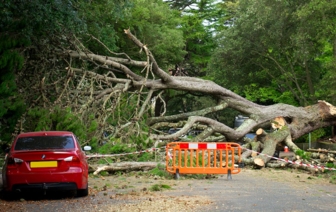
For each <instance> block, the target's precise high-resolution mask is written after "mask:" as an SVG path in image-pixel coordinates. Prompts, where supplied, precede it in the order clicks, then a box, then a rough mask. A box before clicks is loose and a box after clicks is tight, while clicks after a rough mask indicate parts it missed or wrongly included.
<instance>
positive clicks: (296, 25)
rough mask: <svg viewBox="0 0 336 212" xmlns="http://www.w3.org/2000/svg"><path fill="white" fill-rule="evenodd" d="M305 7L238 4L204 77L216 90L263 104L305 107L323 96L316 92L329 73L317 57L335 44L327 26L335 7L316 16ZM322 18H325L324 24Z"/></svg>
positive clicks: (304, 4) (281, 3) (285, 3)
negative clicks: (207, 76) (209, 77)
mask: <svg viewBox="0 0 336 212" xmlns="http://www.w3.org/2000/svg"><path fill="white" fill-rule="evenodd" d="M310 4H311V3H310V2H309V1H308V2H302V1H291V2H288V1H240V2H239V6H238V7H237V10H236V13H235V14H236V17H235V18H234V19H233V22H232V25H231V26H230V27H229V28H228V29H227V30H224V31H223V32H222V33H221V34H219V36H218V48H217V51H216V53H215V54H214V56H213V60H212V62H211V63H210V68H209V70H212V71H211V72H209V74H210V75H212V76H213V79H215V81H216V82H218V83H220V84H221V85H226V86H227V87H228V88H230V89H232V90H233V91H235V92H237V93H239V94H241V95H243V96H246V97H247V98H248V99H250V100H252V101H255V102H260V103H263V104H272V103H276V102H286V103H290V104H293V105H302V106H304V105H307V104H310V103H312V102H314V101H316V99H318V98H320V97H322V96H321V93H323V92H321V90H320V89H319V87H320V85H321V79H322V78H323V77H324V76H326V73H327V72H328V71H327V70H326V66H325V65H326V64H325V63H323V61H322V60H320V59H319V58H321V57H322V58H324V57H325V56H326V55H325V54H326V52H325V51H324V50H325V48H326V46H328V45H332V43H333V42H334V35H332V32H331V31H330V30H328V29H329V27H328V26H330V24H331V25H332V23H333V20H334V15H333V14H332V12H331V11H334V9H335V8H334V5H333V4H328V5H329V6H328V10H326V9H327V7H325V8H324V9H322V8H321V7H320V9H322V10H319V9H317V10H319V12H315V11H314V10H310V9H305V8H306V7H309V5H310ZM323 4H327V3H326V2H324V3H323ZM319 5H320V4H319ZM329 9H330V10H329ZM303 10H304V11H305V12H303ZM323 10H324V11H323ZM328 11H330V13H329V14H330V15H328ZM303 13H304V14H305V15H304V16H303ZM315 13H318V14H319V15H318V17H317V16H315V15H314V14H315ZM308 14H309V15H308ZM322 14H323V15H322ZM313 16H314V18H312V17H313ZM322 16H323V17H324V19H327V21H326V22H324V23H321V21H320V20H321V19H320V18H322ZM319 24H321V25H322V26H319V27H312V26H315V25H319ZM321 30H322V31H324V32H325V33H321ZM327 31H328V32H327ZM327 54H328V53H327ZM328 100H329V101H332V99H328Z"/></svg>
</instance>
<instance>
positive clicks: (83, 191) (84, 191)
mask: <svg viewBox="0 0 336 212" xmlns="http://www.w3.org/2000/svg"><path fill="white" fill-rule="evenodd" d="M87 195H89V186H88V185H86V188H85V189H78V190H77V197H86V196H87Z"/></svg>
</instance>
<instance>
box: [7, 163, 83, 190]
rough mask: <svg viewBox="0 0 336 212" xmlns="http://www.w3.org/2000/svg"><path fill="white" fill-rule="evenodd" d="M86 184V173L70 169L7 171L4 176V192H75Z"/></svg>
mask: <svg viewBox="0 0 336 212" xmlns="http://www.w3.org/2000/svg"><path fill="white" fill-rule="evenodd" d="M87 184H88V176H87V173H83V170H82V169H81V168H72V169H69V170H68V171H67V172H39V173H37V172H34V173H18V172H15V171H14V172H13V171H9V172H7V174H6V181H5V182H4V190H6V191H15V190H17V189H18V190H22V189H24V190H25V189H37V190H38V189H48V190H51V189H53V190H75V189H84V188H86V186H87Z"/></svg>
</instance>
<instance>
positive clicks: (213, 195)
mask: <svg viewBox="0 0 336 212" xmlns="http://www.w3.org/2000/svg"><path fill="white" fill-rule="evenodd" d="M286 177H290V178H291V180H286V179H285V178H286ZM232 178H233V179H232V180H228V179H227V177H226V176H219V178H215V179H202V180H199V179H198V180H190V179H188V180H183V179H181V180H179V181H178V183H176V187H175V188H174V189H173V190H168V191H165V192H162V193H164V194H167V195H170V196H195V195H198V196H204V197H207V198H208V199H210V200H211V201H212V202H213V203H212V204H209V205H206V206H203V207H201V208H199V209H198V211H261V212H262V211H272V212H277V211H295V212H301V211H302V212H310V211H311V212H316V211H336V185H335V184H328V183H322V184H321V183H320V182H321V180H320V179H319V183H317V181H315V180H314V177H313V179H310V178H307V177H306V175H301V174H291V175H283V174H282V173H281V171H276V172H274V171H272V175H265V174H264V173H263V172H259V171H252V170H243V171H242V172H241V173H239V174H237V175H233V176H232ZM294 178H295V179H294ZM316 179H317V177H316ZM0 182H1V181H0ZM109 195H110V194H108V195H106V194H104V192H99V193H98V194H96V195H95V196H91V195H90V196H88V197H84V198H74V199H69V198H54V197H52V198H51V199H48V198H49V197H48V198H47V199H45V198H42V199H34V200H28V201H27V200H15V201H6V200H0V211H29V212H30V211H38V212H39V211H82V212H83V211H99V208H102V206H103V205H108V204H119V203H120V202H118V200H112V199H111V198H109ZM126 201H128V200H126ZM138 201H141V200H138ZM136 202H137V200H136V199H132V200H131V203H136ZM142 211H145V210H142ZM161 211H162V210H161ZM166 211H171V210H170V208H169V207H167V210H166Z"/></svg>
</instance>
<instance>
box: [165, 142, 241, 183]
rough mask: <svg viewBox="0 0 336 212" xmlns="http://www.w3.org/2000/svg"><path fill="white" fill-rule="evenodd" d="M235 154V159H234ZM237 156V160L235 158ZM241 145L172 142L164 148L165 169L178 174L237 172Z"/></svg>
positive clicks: (238, 170)
mask: <svg viewBox="0 0 336 212" xmlns="http://www.w3.org/2000/svg"><path fill="white" fill-rule="evenodd" d="M235 156H236V159H235ZM237 157H238V160H237ZM240 162H241V147H240V145H239V144H237V143H230V142H225V143H205V142H202V143H191V142H172V143H168V144H167V148H166V169H167V171H168V172H170V173H173V174H175V175H176V178H179V174H180V173H181V174H228V178H231V174H238V173H239V172H240Z"/></svg>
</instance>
